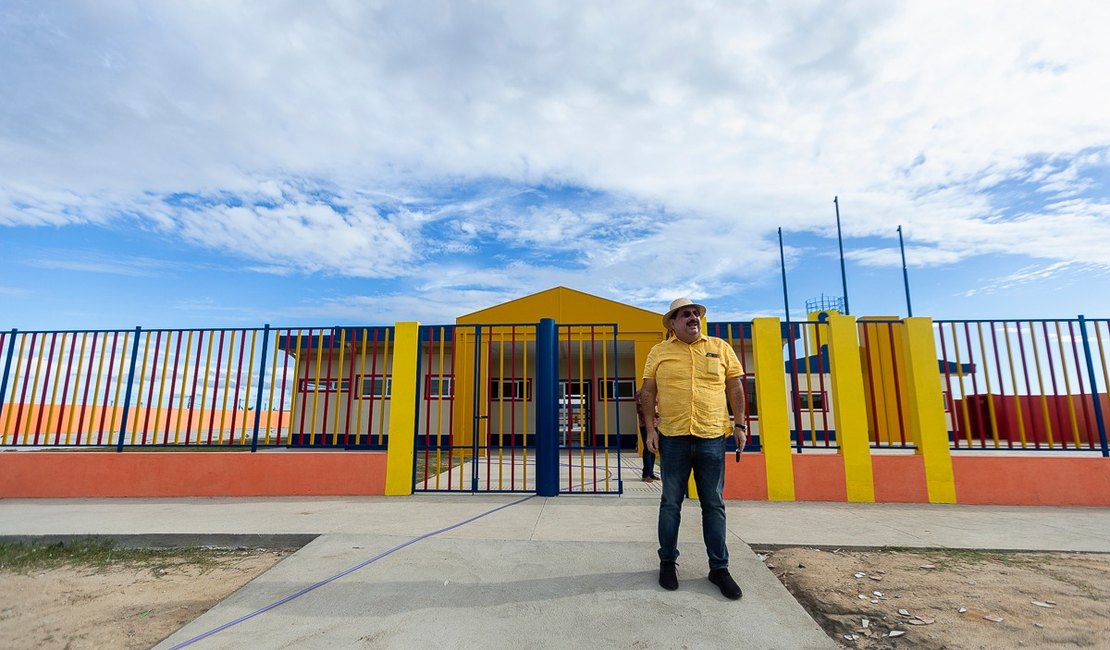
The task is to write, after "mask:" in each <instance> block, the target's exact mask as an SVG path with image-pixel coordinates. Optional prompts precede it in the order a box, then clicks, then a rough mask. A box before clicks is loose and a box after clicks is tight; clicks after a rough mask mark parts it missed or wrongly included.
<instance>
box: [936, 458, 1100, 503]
mask: <svg viewBox="0 0 1110 650" xmlns="http://www.w3.org/2000/svg"><path fill="white" fill-rule="evenodd" d="M952 472H953V474H954V475H955V478H956V502H957V503H973V504H983V505H987V504H989V505H1016V506H1017V505H1019V506H1103V507H1106V506H1110V459H1107V458H1102V457H1096V458H1028V457H1021V458H1014V457H1012V456H954V457H953V458H952Z"/></svg>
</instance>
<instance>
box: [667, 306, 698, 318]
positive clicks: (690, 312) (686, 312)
mask: <svg viewBox="0 0 1110 650" xmlns="http://www.w3.org/2000/svg"><path fill="white" fill-rule="evenodd" d="M690 316H693V317H694V318H701V312H700V311H698V310H697V309H683V310H681V311H676V312H675V313H674V316H671V320H674V319H676V318H689V317H690Z"/></svg>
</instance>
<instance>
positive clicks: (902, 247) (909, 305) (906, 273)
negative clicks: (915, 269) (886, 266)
mask: <svg viewBox="0 0 1110 650" xmlns="http://www.w3.org/2000/svg"><path fill="white" fill-rule="evenodd" d="M898 248H899V250H901V251H902V282H904V283H905V285H906V311H907V312H908V313H909V315H910V316H913V304H912V303H910V272H909V269H907V268H906V245H905V244H904V243H903V242H902V226H901V225H900V224H899V226H898Z"/></svg>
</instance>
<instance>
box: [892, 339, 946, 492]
mask: <svg viewBox="0 0 1110 650" xmlns="http://www.w3.org/2000/svg"><path fill="white" fill-rule="evenodd" d="M903 324H904V327H902V328H901V329H902V346H903V352H904V354H905V358H906V361H907V364H906V377H907V379H908V381H907V384H908V385H907V386H906V393H907V396H908V398H909V399H908V400H907V401H908V403H909V408H908V412H907V414H906V419H907V420H908V421H909V423H910V427H911V430H912V431H913V434H914V440H915V441H916V442H917V450H916V451H917V453H918V454H921V455H922V456H923V457H924V460H925V485H926V489H927V490H928V494H929V502H930V503H955V502H956V481H955V478H954V476H953V473H952V453H951V450H950V448H949V446H948V426H947V424H946V423H945V419H944V403H943V396H942V392H941V379H940V369H939V368H938V367H937V349H936V340H935V339H934V337H933V320H932V319H931V318H907V319H905V320H903Z"/></svg>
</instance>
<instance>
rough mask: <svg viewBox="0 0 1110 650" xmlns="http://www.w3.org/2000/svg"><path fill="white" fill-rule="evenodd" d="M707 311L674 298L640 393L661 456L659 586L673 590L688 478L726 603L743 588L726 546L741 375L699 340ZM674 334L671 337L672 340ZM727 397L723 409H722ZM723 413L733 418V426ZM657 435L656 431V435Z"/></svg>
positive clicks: (741, 407) (713, 344)
mask: <svg viewBox="0 0 1110 650" xmlns="http://www.w3.org/2000/svg"><path fill="white" fill-rule="evenodd" d="M704 315H705V307H704V306H702V305H698V304H695V303H693V302H691V301H690V299H689V298H679V299H677V300H675V301H674V302H672V303H671V308H670V310H669V311H668V312H667V314H666V315H665V316H664V317H663V326H664V327H666V328H667V338H666V339H665V340H664V341H662V342H661V343H658V344H656V345H655V347H653V348H652V349H651V351H650V352H649V353H648V356H647V361H646V362H645V363H644V383H643V386H642V387H641V389H640V390H641V392H642V393H643V395H642V403H643V404H644V407H643V409H644V411H649V409H650V408H651V405H652V404H655V405H656V408H657V409H658V413H659V419H658V422H657V423H656V422H655V421H653V420H652V419H650V418H645V419H644V424H645V425H646V427H647V448H648V449H649V450H650V451H652V452H655V453H658V454H659V456H660V459H661V465H662V469H663V497H662V499H661V500H660V502H659V584H660V585H661V586H662V587H663V588H664V589H668V590H674V589H678V569H677V564H676V561H677V560H678V527H679V522H680V521H681V516H682V500H683V498H684V496H685V491H686V484H687V482H688V481H689V479H690V473H691V472H693V474H694V485H695V486H696V487H697V490H698V499H699V501H700V502H701V525H702V537H703V538H704V540H705V551H706V554H707V555H708V556H709V581H710V582H712V583H713V584H715V585H717V587H718V588H720V590H721V594H723V595H724V596H725V597H727V598H731V599H733V600H735V599H737V598H740V596H741V595H742V592H741V590H740V586H739V585H737V584H736V581H735V580H733V579H732V575H730V574H729V572H728V546H727V545H726V544H725V533H726V531H725V503H724V498H723V496H722V491H723V489H724V480H725V440H726V438H725V436H727V435H728V433H729V432H731V433H732V436H733V437H734V438H735V439H736V445H737V448H738V449H742V448H743V446H744V443H745V442H746V441H747V438H748V431H747V426H746V425H745V424H744V421H743V420H744V414H745V413H746V398H745V395H744V382H743V375H744V369H743V367H742V366H741V365H740V360H739V359H737V358H736V352H735V351H734V350H733V349H732V346H731V345H729V344H728V343H727V342H726V341H723V340H721V339H719V338H716V337H709V336H706V335H704V334H702V331H701V318H702V317H703V316H704ZM672 334H673V336H672ZM726 396H727V399H728V403H727V405H726V402H725V400H726ZM727 406H731V407H732V412H733V413H734V414H736V423H735V424H733V423H732V422H731V421H730V418H729V415H728V409H727ZM657 427H658V428H657Z"/></svg>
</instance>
